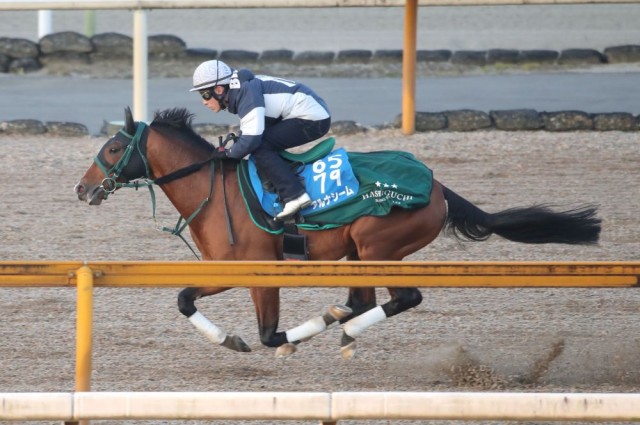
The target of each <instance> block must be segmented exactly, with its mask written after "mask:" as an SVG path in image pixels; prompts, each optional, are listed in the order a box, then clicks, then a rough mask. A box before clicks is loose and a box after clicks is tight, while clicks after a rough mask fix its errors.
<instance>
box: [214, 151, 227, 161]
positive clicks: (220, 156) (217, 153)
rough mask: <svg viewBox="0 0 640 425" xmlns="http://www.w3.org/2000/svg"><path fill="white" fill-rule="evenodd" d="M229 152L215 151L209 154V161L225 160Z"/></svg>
mask: <svg viewBox="0 0 640 425" xmlns="http://www.w3.org/2000/svg"><path fill="white" fill-rule="evenodd" d="M228 152H229V151H228V150H226V149H216V150H215V151H213V153H212V154H211V159H227V158H228V156H227V153H228Z"/></svg>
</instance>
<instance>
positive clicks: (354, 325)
mask: <svg viewBox="0 0 640 425" xmlns="http://www.w3.org/2000/svg"><path fill="white" fill-rule="evenodd" d="M386 318H387V315H386V314H385V313H384V310H383V309H382V307H381V306H377V307H374V308H372V309H371V310H369V311H367V312H365V313H362V314H361V315H360V316H357V317H354V318H353V319H351V320H349V321H348V322H347V323H345V325H344V333H346V334H347V335H349V336H350V337H352V338H355V337H357V336H358V335H360V334H361V333H362V332H363V331H364V330H365V329H367V328H368V327H370V326H373V325H375V324H376V323H378V322H382V321H383V320H384V319H386Z"/></svg>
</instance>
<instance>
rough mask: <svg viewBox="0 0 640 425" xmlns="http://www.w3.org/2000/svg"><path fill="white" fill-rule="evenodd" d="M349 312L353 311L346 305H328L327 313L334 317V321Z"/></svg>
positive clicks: (342, 317)
mask: <svg viewBox="0 0 640 425" xmlns="http://www.w3.org/2000/svg"><path fill="white" fill-rule="evenodd" d="M351 313H353V310H351V309H350V308H349V307H347V306H346V305H340V304H336V305H332V306H331V307H329V315H330V316H331V317H333V318H334V319H336V321H338V320H342V319H344V318H345V317H347V316H348V315H350V314H351Z"/></svg>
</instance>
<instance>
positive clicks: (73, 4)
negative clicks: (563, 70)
mask: <svg viewBox="0 0 640 425" xmlns="http://www.w3.org/2000/svg"><path fill="white" fill-rule="evenodd" d="M588 3H598V4H602V3H638V0H418V6H470V5H474V6H482V5H494V6H497V5H518V4H522V5H524V4H588ZM405 4H406V1H405V0H82V1H64V0H0V10H40V9H58V10H74V9H75V10H87V9H94V10H98V9H134V10H135V9H221V8H226V9H234V8H274V7H275V8H285V7H306V8H314V7H404V6H405Z"/></svg>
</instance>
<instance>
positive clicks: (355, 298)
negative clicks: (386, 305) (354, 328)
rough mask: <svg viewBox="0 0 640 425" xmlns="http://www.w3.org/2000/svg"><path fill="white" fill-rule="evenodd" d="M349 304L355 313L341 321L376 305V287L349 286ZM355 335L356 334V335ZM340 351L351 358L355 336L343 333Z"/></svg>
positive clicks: (349, 319) (353, 351)
mask: <svg viewBox="0 0 640 425" xmlns="http://www.w3.org/2000/svg"><path fill="white" fill-rule="evenodd" d="M348 259H349V260H357V258H348ZM347 306H348V307H349V308H351V309H352V311H353V313H352V314H350V315H349V316H347V317H345V318H344V319H342V320H341V321H340V323H347V322H349V321H351V320H352V319H353V318H354V317H358V316H360V315H361V314H363V313H365V312H367V311H369V310H371V309H373V308H375V307H376V290H375V288H349V298H348V299H347ZM354 336H355V335H354ZM340 351H341V353H342V356H343V357H344V358H346V359H351V358H352V357H353V356H354V355H355V352H356V340H355V338H354V337H353V336H350V335H348V334H347V333H346V332H343V333H342V341H341V342H340Z"/></svg>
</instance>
